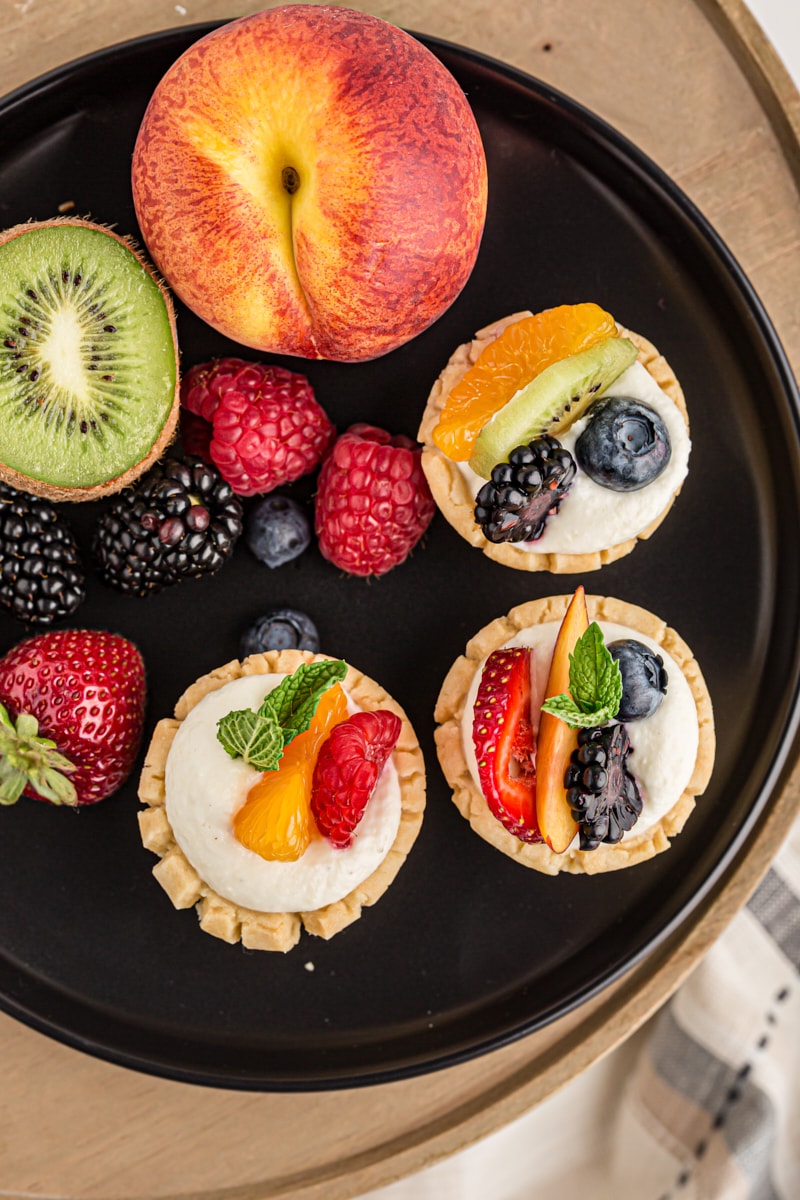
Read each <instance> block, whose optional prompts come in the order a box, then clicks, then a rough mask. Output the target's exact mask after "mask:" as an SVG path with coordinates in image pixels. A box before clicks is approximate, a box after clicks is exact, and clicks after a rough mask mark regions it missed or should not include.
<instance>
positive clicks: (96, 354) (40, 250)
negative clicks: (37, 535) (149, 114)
mask: <svg viewBox="0 0 800 1200" xmlns="http://www.w3.org/2000/svg"><path fill="white" fill-rule="evenodd" d="M179 403H180V393H179V379H178V343H177V336H176V331H175V313H174V309H173V306H172V302H171V300H170V298H169V295H168V294H167V292H166V290H165V288H164V287H163V286H162V285H161V283H160V281H159V280H158V279H157V278H156V276H155V274H154V273H153V271H152V269H151V268H150V267H149V266H148V265H147V264H146V263H145V262H144V260H143V259H142V258H141V257H140V256H139V254H138V253H137V252H136V250H135V249H134V247H133V245H132V244H131V242H130V241H129V240H127V239H125V238H123V237H121V236H120V235H118V234H116V233H114V232H113V231H112V230H110V229H107V228H105V227H104V226H102V225H96V224H93V223H91V222H89V221H83V220H79V219H72V218H62V219H56V220H52V221H42V222H31V223H29V224H25V225H17V226H15V227H14V228H13V229H9V230H6V231H5V232H4V233H0V479H4V480H5V481H6V482H7V483H10V484H11V485H12V486H13V487H16V488H19V489H21V490H23V491H27V492H32V493H34V494H35V495H38V496H45V497H47V498H48V499H50V500H91V499H94V498H96V497H98V496H103V495H107V494H108V493H110V492H116V491H119V490H120V489H121V488H123V487H125V486H126V485H127V484H128V483H131V482H132V481H133V480H134V479H136V478H137V477H138V476H139V475H140V474H141V473H142V472H143V471H145V470H146V469H147V467H149V466H150V465H151V464H152V463H153V462H155V460H156V459H157V458H159V457H160V455H161V454H162V453H163V451H164V450H165V449H166V447H167V445H168V444H169V442H170V441H171V439H172V437H173V434H174V432H175V427H176V424H177V419H178V413H179Z"/></svg>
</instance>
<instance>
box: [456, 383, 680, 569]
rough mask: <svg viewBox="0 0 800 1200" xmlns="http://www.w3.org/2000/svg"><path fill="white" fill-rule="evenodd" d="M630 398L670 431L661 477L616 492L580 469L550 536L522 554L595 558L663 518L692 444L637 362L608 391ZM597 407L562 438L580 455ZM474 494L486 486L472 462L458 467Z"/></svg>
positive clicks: (524, 545)
mask: <svg viewBox="0 0 800 1200" xmlns="http://www.w3.org/2000/svg"><path fill="white" fill-rule="evenodd" d="M608 396H627V397H630V399H632V400H639V401H641V403H642V404H647V405H649V407H650V408H653V409H655V411H656V412H657V413H658V415H659V416H660V417H661V419H662V421H663V422H664V424H665V425H666V427H667V432H668V433H669V438H670V444H671V447H672V454H671V456H670V460H669V462H668V463H667V465H666V467H665V468H664V470H663V471H662V472H661V474H660V475H659V476H658V477H657V478H656V479H654V480H653V481H652V482H651V483H648V484H646V485H645V486H644V487H643V488H639V490H638V491H635V492H614V491H612V490H611V489H610V488H604V487H601V486H600V485H599V484H597V483H595V482H594V480H593V479H590V478H589V476H588V475H586V474H585V473H584V472H583V471H582V470H581V469H580V467H578V470H577V473H576V475H575V478H574V480H573V481H572V486H571V488H570V490H569V491H568V492H567V494H566V496H565V497H564V499H563V500H562V501H561V506H560V508H559V510H558V512H557V513H556V514H555V515H554V516H551V517H549V518H548V520H547V523H546V525H545V529H544V533H543V534H542V536H541V537H540V538H538V539H537V540H536V541H535V542H514V543H508V545H513V546H514V549H516V550H519V551H520V552H521V553H522V554H526V553H528V554H529V553H534V554H591V553H593V552H594V551H596V550H606V549H608V548H609V547H610V546H616V545H618V544H619V543H620V542H626V541H628V539H629V538H632V537H636V535H637V534H638V533H641V531H642V530H643V529H646V528H647V526H648V525H650V524H651V523H652V522H653V521H655V519H656V518H657V517H659V516H660V515H661V513H662V512H663V511H664V509H665V508H666V507H667V505H668V504H669V502H670V500H671V499H672V496H673V495H674V493H675V492H676V491H677V490H678V488H679V487H680V486H681V484H682V483H683V481H684V479H685V478H686V475H687V473H688V470H689V453H690V451H691V448H692V443H691V441H690V439H689V435H688V433H687V432H686V422H685V421H684V419H683V414H682V413H681V411H680V409H678V407H677V406H676V405H675V403H674V402H673V401H672V400H671V399H670V397H669V396H668V395H667V394H666V392H665V391H663V390H662V389H661V388H660V387H659V386H658V384H657V383H656V381H655V379H653V377H652V375H650V374H649V372H648V371H647V370H646V368H645V367H643V366H642V364H641V363H639V362H635V363H633V365H632V366H630V367H628V369H627V371H623V373H622V374H621V375H620V377H619V379H617V380H615V381H614V383H613V384H612V385H611V387H610V388H609V389H608V390H607V391H606V392H604V393H603V397H602V398H603V399H605V398H606V397H608ZM590 414H591V408H589V409H588V410H587V412H586V414H585V416H583V417H581V419H580V420H579V421H576V422H575V424H574V425H572V426H570V428H569V429H568V430H567V431H566V432H565V433H562V434H559V435H558V440H559V441H560V442H561V444H562V446H564V447H565V449H567V450H569V452H570V454H571V455H572V456H573V458H574V457H575V443H576V442H577V440H578V438H579V437H580V435H581V433H582V432H583V430H584V429H585V428H586V426H587V424H588V423H589V419H590ZM455 465H456V466H457V467H458V469H459V471H460V472H461V474H462V475H463V476H464V479H465V480H466V481H467V485H468V487H469V488H470V491H471V493H472V495H473V496H477V494H478V492H479V491H480V489H481V488H482V487H483V485H484V483H485V482H486V480H485V479H482V478H481V477H480V475H476V474H475V472H474V471H473V470H471V469H470V467H469V465H468V463H465V462H463V463H462V462H459V463H456V464H455Z"/></svg>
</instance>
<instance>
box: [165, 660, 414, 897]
mask: <svg viewBox="0 0 800 1200" xmlns="http://www.w3.org/2000/svg"><path fill="white" fill-rule="evenodd" d="M283 678H284V676H283V675H244V676H242V677H241V678H239V679H234V680H232V681H231V682H230V683H227V684H225V685H224V686H223V687H221V688H218V689H217V690H216V691H214V692H209V694H208V695H207V696H204V697H203V699H202V700H201V701H200V702H199V704H197V705H195V707H194V708H193V709H192V710H191V712H190V713H189V715H188V716H187V717H186V719H185V720H184V721H183V722H182V724H181V726H180V728H179V729H178V732H177V734H176V735H175V739H174V741H173V743H172V746H171V748H170V752H169V756H168V758H167V767H166V793H167V800H166V808H167V816H168V818H169V822H170V825H171V826H172V830H173V833H174V835H175V840H176V842H177V843H178V845H179V846H180V848H181V850H182V851H183V853H184V854H185V855H186V857H187V859H188V860H189V862H190V863H191V864H192V866H193V867H194V869H195V870H196V871H197V873H198V874H199V876H200V878H201V879H202V880H203V881H204V883H206V884H208V886H209V887H211V888H213V889H214V891H215V892H217V893H218V895H220V896H224V897H225V899H227V900H230V901H232V902H233V903H234V904H239V905H242V906H243V907H245V908H252V909H254V910H256V911H257V912H310V911H312V910H313V909H316V908H322V907H323V906H324V905H326V904H332V903H334V901H336V900H341V899H342V898H343V897H344V896H346V895H347V894H348V892H351V891H352V890H353V888H355V887H357V886H358V885H359V884H360V883H363V882H364V880H365V879H367V878H368V876H369V875H371V874H372V872H373V871H374V870H376V868H377V867H379V866H380V864H381V863H382V862H383V860H384V858H385V857H386V855H387V854H388V852H389V850H390V849H391V847H392V843H393V842H394V839H395V837H396V835H397V830H398V827H399V824H400V815H401V797H400V783H399V780H398V776H397V770H396V768H395V766H394V761H393V760H392V759H391V758H390V759H389V761H388V762H387V763H386V766H385V767H384V769H383V772H382V773H381V776H380V779H379V780H378V785H377V787H376V789H375V792H374V793H373V796H372V798H371V800H370V802H369V804H368V805H367V807H366V809H365V811H364V816H363V817H362V818H361V821H360V822H359V824H358V826H357V828H356V831H355V834H354V836H353V842H352V845H350V846H348V847H347V848H346V849H341V850H340V849H337V848H336V847H335V846H333V845H332V844H331V843H330V842H329V841H327V839H326V838H323V837H322V836H321V835H320V834H318V833H317V832H316V831H315V832H314V835H313V837H312V839H311V843H310V845H309V847H308V849H307V850H306V852H305V854H303V855H302V857H301V858H299V859H298V860H297V861H296V862H269V861H267V860H266V859H264V858H262V857H261V855H260V854H256V853H255V851H253V850H248V849H247V848H246V847H245V846H243V845H242V844H241V843H240V842H239V841H237V839H236V837H235V836H234V833H233V816H234V814H235V813H236V811H237V810H238V809H239V808H240V807H241V806H242V804H244V801H245V799H246V797H247V793H248V791H249V790H250V788H251V787H252V786H253V784H254V783H256V782H257V781H258V779H259V778H260V773H259V772H258V771H256V770H254V768H253V767H251V766H248V764H247V763H245V762H243V761H242V760H241V759H233V758H231V757H230V756H229V755H228V754H227V753H226V752H225V750H223V748H222V745H221V744H220V742H219V741H218V740H217V721H218V720H219V719H220V717H224V716H225V715H226V714H227V713H229V712H232V711H235V710H236V709H242V708H252V709H257V708H258V707H259V705H260V704H261V702H262V700H263V699H264V697H265V696H266V695H267V693H268V692H271V691H272V689H273V688H274V687H276V686H277V685H278V684H279V683H280V681H281V679H283ZM348 707H349V708H350V710H351V711H353V712H355V711H357V707H358V706H357V705H355V704H353V702H352V701H351V700H350V699H349V697H348Z"/></svg>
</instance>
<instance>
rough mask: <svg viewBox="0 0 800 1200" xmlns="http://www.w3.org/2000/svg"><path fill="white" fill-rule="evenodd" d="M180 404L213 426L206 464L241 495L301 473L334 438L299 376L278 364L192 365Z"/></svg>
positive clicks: (233, 361) (267, 489)
mask: <svg viewBox="0 0 800 1200" xmlns="http://www.w3.org/2000/svg"><path fill="white" fill-rule="evenodd" d="M181 399H182V403H183V405H184V407H185V408H186V409H188V410H189V411H190V412H192V413H194V414H195V415H196V416H199V417H202V418H203V419H204V420H206V421H210V422H211V424H212V438H211V444H210V446H209V453H210V455H211V459H212V461H213V462H214V464H215V465H216V467H217V469H218V470H219V472H220V474H221V475H222V477H223V479H225V481H226V482H227V483H229V484H230V486H231V487H232V488H233V490H234V491H235V492H236V493H237V495H239V496H255V495H257V494H260V493H263V492H271V491H272V490H273V489H274V488H276V487H282V486H283V485H284V484H287V483H293V482H294V480H295V479H299V478H300V477H301V476H302V475H307V474H308V473H309V472H310V471H313V470H314V469H315V467H317V466H318V465H319V463H320V462H321V460H322V457H323V455H324V454H325V451H326V450H327V449H328V447H329V446H330V444H331V442H332V441H333V439H334V437H335V435H336V430H335V429H334V427H333V425H332V424H331V422H330V420H329V419H328V416H327V414H326V413H325V411H324V409H323V408H322V407H321V406H320V405H319V404H318V403H317V400H316V398H315V396H314V390H313V388H312V387H311V384H310V383H309V382H308V380H307V379H306V378H305V376H304V375H298V374H297V373H296V372H294V371H287V370H285V369H284V368H283V367H271V366H266V365H264V364H262V363H248V362H244V361H243V360H242V359H239V358H222V359H218V360H216V361H214V362H210V363H206V364H202V365H201V366H199V367H192V369H191V370H190V371H189V372H188V374H187V375H186V378H185V379H184V381H183V385H182V391H181Z"/></svg>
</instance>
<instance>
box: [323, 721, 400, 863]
mask: <svg viewBox="0 0 800 1200" xmlns="http://www.w3.org/2000/svg"><path fill="white" fill-rule="evenodd" d="M401 728H402V724H401V721H400V718H399V717H398V716H397V715H396V714H395V713H393V712H389V710H388V709H378V710H377V711H375V712H357V713H353V715H352V716H351V717H348V719H347V720H346V721H342V722H341V724H339V725H335V726H334V727H333V729H332V730H331V732H330V734H329V736H328V739H327V741H325V742H324V743H323V745H322V748H321V749H320V752H319V754H318V755H317V761H316V764H315V766H314V777H313V781H312V785H311V811H312V813H313V814H314V820H315V821H316V823H317V828H318V829H319V831H320V833H321V834H322V836H323V837H325V838H327V839H328V841H329V842H332V843H333V844H334V846H338V847H339V849H344V847H346V846H349V845H350V843H351V842H352V840H353V833H354V831H355V829H356V826H357V825H358V823H359V821H360V820H361V818H362V817H363V815H364V809H365V808H366V807H367V804H368V803H369V801H370V799H371V798H372V794H373V792H374V791H375V788H376V786H377V783H378V779H379V778H380V774H381V771H382V770H383V768H384V766H385V765H386V761H387V759H388V758H389V755H390V754H391V753H392V750H393V749H394V747H395V745H396V744H397V739H398V738H399V737H400V730H401Z"/></svg>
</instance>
